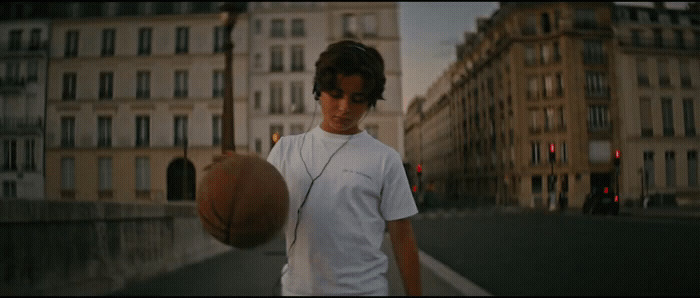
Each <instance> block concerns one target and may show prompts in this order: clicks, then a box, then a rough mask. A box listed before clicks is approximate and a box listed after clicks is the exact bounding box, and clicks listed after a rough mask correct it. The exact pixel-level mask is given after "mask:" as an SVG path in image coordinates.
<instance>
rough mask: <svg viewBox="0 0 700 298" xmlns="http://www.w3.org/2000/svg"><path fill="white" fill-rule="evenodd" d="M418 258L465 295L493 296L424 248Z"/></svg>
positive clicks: (419, 252)
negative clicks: (424, 250)
mask: <svg viewBox="0 0 700 298" xmlns="http://www.w3.org/2000/svg"><path fill="white" fill-rule="evenodd" d="M418 258H419V259H420V263H421V265H423V266H425V267H427V268H428V269H430V270H431V271H432V272H433V273H435V274H436V275H437V276H438V277H440V278H441V279H443V280H444V281H445V282H447V283H448V284H450V285H451V286H452V287H454V288H455V289H457V290H458V291H459V292H460V293H461V294H462V295H464V296H493V295H492V294H491V293H489V292H488V291H486V290H484V289H482V288H481V287H479V286H477V285H476V284H475V283H473V282H471V281H470V280H468V279H466V278H464V277H462V276H461V275H459V274H458V273H457V272H454V271H453V270H452V269H450V268H449V267H447V266H446V265H445V264H443V263H441V262H440V261H438V260H436V259H434V258H433V257H431V256H430V255H428V254H427V253H425V252H423V251H422V250H419V251H418Z"/></svg>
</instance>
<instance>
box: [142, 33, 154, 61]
mask: <svg viewBox="0 0 700 298" xmlns="http://www.w3.org/2000/svg"><path fill="white" fill-rule="evenodd" d="M152 32H153V29H151V28H141V29H139V55H140V56H147V55H150V54H151V33H152Z"/></svg>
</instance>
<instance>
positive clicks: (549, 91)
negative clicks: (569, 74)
mask: <svg viewBox="0 0 700 298" xmlns="http://www.w3.org/2000/svg"><path fill="white" fill-rule="evenodd" d="M552 96H554V77H552V76H551V75H548V76H545V77H544V97H552Z"/></svg>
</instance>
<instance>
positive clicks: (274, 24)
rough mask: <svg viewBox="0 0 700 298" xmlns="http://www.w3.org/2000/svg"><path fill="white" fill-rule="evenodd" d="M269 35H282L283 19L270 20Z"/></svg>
mask: <svg viewBox="0 0 700 298" xmlns="http://www.w3.org/2000/svg"><path fill="white" fill-rule="evenodd" d="M270 37H284V20H281V19H274V20H272V21H271V22H270Z"/></svg>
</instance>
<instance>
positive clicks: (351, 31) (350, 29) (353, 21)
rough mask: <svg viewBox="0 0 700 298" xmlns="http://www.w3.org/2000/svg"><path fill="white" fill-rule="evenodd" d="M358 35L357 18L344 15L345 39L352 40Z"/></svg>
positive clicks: (351, 15) (352, 15)
mask: <svg viewBox="0 0 700 298" xmlns="http://www.w3.org/2000/svg"><path fill="white" fill-rule="evenodd" d="M356 34H357V17H356V16H355V15H354V14H344V15H343V37H346V38H352V37H355V36H356Z"/></svg>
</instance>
